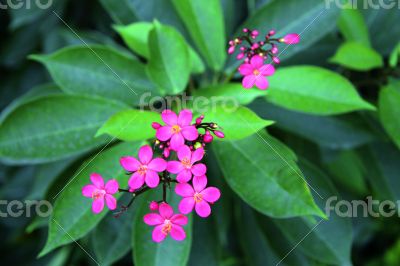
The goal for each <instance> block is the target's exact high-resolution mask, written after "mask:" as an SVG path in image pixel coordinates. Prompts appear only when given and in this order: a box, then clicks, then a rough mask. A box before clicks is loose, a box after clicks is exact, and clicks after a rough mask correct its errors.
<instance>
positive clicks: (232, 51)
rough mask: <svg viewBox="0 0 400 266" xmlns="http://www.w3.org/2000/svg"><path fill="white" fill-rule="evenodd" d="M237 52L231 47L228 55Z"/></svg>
mask: <svg viewBox="0 0 400 266" xmlns="http://www.w3.org/2000/svg"><path fill="white" fill-rule="evenodd" d="M234 52H235V46H230V47H229V49H228V54H233V53H234Z"/></svg>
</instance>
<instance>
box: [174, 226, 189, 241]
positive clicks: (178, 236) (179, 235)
mask: <svg viewBox="0 0 400 266" xmlns="http://www.w3.org/2000/svg"><path fill="white" fill-rule="evenodd" d="M170 234H171V237H172V238H173V239H174V240H176V241H182V240H184V239H185V238H186V233H185V231H184V230H183V228H182V227H181V226H179V225H175V224H173V225H172V228H171V232H170Z"/></svg>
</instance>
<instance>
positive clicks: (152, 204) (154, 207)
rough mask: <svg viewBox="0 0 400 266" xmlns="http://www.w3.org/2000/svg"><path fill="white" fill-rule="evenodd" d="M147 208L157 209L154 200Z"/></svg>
mask: <svg viewBox="0 0 400 266" xmlns="http://www.w3.org/2000/svg"><path fill="white" fill-rule="evenodd" d="M149 209H150V210H151V211H156V210H158V203H157V202H155V201H152V202H150V205H149Z"/></svg>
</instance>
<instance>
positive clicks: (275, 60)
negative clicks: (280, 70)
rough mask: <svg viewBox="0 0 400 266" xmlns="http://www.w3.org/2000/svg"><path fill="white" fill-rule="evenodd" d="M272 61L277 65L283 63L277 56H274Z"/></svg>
mask: <svg viewBox="0 0 400 266" xmlns="http://www.w3.org/2000/svg"><path fill="white" fill-rule="evenodd" d="M272 61H274V63H275V64H277V65H279V64H280V63H281V60H280V59H279V58H278V57H276V56H274V57H272Z"/></svg>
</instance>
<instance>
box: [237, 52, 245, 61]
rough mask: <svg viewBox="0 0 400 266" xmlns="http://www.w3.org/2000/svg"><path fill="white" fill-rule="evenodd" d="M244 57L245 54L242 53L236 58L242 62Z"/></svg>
mask: <svg viewBox="0 0 400 266" xmlns="http://www.w3.org/2000/svg"><path fill="white" fill-rule="evenodd" d="M243 57H244V53H240V54H238V55H237V56H236V59H237V60H241V59H243Z"/></svg>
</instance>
